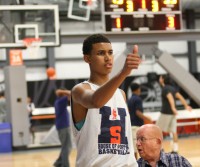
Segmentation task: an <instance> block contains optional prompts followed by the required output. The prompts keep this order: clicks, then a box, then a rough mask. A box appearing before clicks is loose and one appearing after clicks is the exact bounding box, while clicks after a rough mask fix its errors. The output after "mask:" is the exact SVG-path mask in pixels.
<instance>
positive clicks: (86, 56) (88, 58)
mask: <svg viewBox="0 0 200 167" xmlns="http://www.w3.org/2000/svg"><path fill="white" fill-rule="evenodd" d="M83 58H84V60H85V62H86V63H88V64H90V56H89V55H84V57H83Z"/></svg>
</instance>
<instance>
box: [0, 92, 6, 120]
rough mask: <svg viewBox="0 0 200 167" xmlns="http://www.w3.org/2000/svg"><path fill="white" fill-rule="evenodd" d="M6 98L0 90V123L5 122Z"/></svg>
mask: <svg viewBox="0 0 200 167" xmlns="http://www.w3.org/2000/svg"><path fill="white" fill-rule="evenodd" d="M6 114H7V113H6V98H5V96H4V92H0V123H3V122H6Z"/></svg>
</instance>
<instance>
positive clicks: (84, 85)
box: [72, 82, 91, 92]
mask: <svg viewBox="0 0 200 167" xmlns="http://www.w3.org/2000/svg"><path fill="white" fill-rule="evenodd" d="M90 88H91V87H90V85H89V84H88V83H87V82H81V83H78V84H77V85H75V86H74V87H73V88H72V92H76V91H79V90H83V89H90Z"/></svg>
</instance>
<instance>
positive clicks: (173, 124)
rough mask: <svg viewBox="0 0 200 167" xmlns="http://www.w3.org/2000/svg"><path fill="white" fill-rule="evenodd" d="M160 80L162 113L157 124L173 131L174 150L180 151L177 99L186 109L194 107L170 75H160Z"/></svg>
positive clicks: (163, 128) (165, 130) (166, 130)
mask: <svg viewBox="0 0 200 167" xmlns="http://www.w3.org/2000/svg"><path fill="white" fill-rule="evenodd" d="M159 82H160V84H161V86H162V108H161V114H160V117H159V118H158V120H157V122H156V124H157V125H158V126H159V127H160V128H161V129H162V131H163V132H168V133H172V136H173V143H172V152H174V153H177V152H178V134H177V121H176V115H177V114H178V112H177V109H176V101H175V99H176V98H177V99H179V100H180V101H181V103H182V104H183V106H184V107H185V109H186V110H189V111H190V110H191V109H192V108H191V107H190V106H189V105H188V104H187V102H186V100H185V99H184V97H183V96H182V95H181V94H180V93H179V92H178V91H177V90H176V89H175V88H174V87H173V86H172V80H171V78H170V77H169V75H165V76H160V78H159Z"/></svg>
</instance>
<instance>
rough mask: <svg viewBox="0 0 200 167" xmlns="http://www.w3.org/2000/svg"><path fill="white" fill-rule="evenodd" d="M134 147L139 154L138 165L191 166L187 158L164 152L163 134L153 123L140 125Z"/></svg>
mask: <svg viewBox="0 0 200 167" xmlns="http://www.w3.org/2000/svg"><path fill="white" fill-rule="evenodd" d="M136 138H137V142H136V147H137V149H138V152H139V154H140V157H141V158H140V159H138V161H137V162H138V166H139V167H161V166H162V167H191V166H192V165H191V164H190V163H189V162H188V160H187V159H185V158H184V157H182V156H180V155H179V154H173V153H165V152H164V151H163V150H162V143H163V135H162V131H161V129H160V128H159V127H158V126H156V125H154V124H145V125H143V126H141V127H140V128H139V129H138V131H137V134H136Z"/></svg>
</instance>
